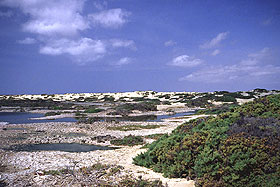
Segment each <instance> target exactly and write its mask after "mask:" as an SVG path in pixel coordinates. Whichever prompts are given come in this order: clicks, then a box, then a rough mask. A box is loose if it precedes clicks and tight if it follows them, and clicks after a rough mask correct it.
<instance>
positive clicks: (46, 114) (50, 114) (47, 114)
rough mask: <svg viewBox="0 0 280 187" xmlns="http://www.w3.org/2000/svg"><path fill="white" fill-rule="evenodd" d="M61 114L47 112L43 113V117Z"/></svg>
mask: <svg viewBox="0 0 280 187" xmlns="http://www.w3.org/2000/svg"><path fill="white" fill-rule="evenodd" d="M60 114H61V112H47V113H45V116H56V115H60Z"/></svg>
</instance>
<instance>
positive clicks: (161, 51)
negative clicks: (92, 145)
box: [0, 0, 280, 94]
mask: <svg viewBox="0 0 280 187" xmlns="http://www.w3.org/2000/svg"><path fill="white" fill-rule="evenodd" d="M0 25H1V29H0V42H1V43H0V81H1V84H0V94H25V93H27V94H31V93H34V94H35V93H39V94H41V93H68V92H123V91H135V90H155V91H215V90H229V91H237V90H251V89H254V88H266V89H280V81H279V80H280V34H279V33H280V1H279V0H270V1H264V0H236V1H226V0H208V1H207V0H201V1H193V0H153V1H150V0H133V1H132V0H107V1H101V0H0Z"/></svg>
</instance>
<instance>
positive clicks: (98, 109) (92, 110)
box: [84, 108, 104, 113]
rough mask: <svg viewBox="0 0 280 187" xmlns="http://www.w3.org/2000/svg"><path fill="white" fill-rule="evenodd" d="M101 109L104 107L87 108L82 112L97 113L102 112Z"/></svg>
mask: <svg viewBox="0 0 280 187" xmlns="http://www.w3.org/2000/svg"><path fill="white" fill-rule="evenodd" d="M102 111H104V109H101V108H88V109H86V110H85V111H84V112H85V113H98V112H102Z"/></svg>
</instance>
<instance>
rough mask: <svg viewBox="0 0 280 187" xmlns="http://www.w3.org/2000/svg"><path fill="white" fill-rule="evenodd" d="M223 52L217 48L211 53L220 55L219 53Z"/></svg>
mask: <svg viewBox="0 0 280 187" xmlns="http://www.w3.org/2000/svg"><path fill="white" fill-rule="evenodd" d="M220 53H221V51H220V50H219V49H215V50H214V51H213V52H212V53H211V55H212V56H216V55H218V54H220Z"/></svg>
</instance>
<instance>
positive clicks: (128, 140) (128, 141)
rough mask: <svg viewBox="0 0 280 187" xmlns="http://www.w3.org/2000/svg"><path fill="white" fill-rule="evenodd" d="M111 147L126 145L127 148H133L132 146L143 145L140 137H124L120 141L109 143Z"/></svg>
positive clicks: (115, 140)
mask: <svg viewBox="0 0 280 187" xmlns="http://www.w3.org/2000/svg"><path fill="white" fill-rule="evenodd" d="M110 143H111V144H113V145H128V146H134V145H141V144H143V143H144V140H143V138H142V137H141V136H132V135H129V136H126V137H123V138H120V139H114V140H111V141H110Z"/></svg>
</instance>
